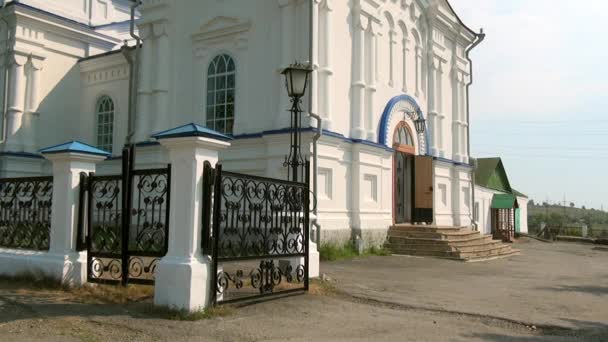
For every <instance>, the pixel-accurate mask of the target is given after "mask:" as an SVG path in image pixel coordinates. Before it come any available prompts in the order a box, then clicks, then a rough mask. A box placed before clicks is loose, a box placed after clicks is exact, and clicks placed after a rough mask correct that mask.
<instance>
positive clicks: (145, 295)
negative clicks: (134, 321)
mask: <svg viewBox="0 0 608 342" xmlns="http://www.w3.org/2000/svg"><path fill="white" fill-rule="evenodd" d="M66 291H67V292H68V293H70V294H72V295H73V296H74V298H75V300H77V301H79V302H82V303H86V304H119V305H124V304H128V303H133V302H141V301H144V300H147V299H151V298H153V297H154V286H146V285H128V286H127V287H122V286H116V285H101V284H93V285H85V286H81V287H73V288H69V289H67V290H66Z"/></svg>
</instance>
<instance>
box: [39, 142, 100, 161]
mask: <svg viewBox="0 0 608 342" xmlns="http://www.w3.org/2000/svg"><path fill="white" fill-rule="evenodd" d="M39 152H40V153H42V154H53V153H69V152H72V153H82V154H92V155H96V156H103V157H109V156H110V153H108V152H106V151H104V150H100V149H98V148H97V147H94V146H91V145H88V144H85V143H81V142H80V141H75V140H72V141H69V142H66V143H63V144H59V145H55V146H51V147H47V148H43V149H41V150H40V151H39Z"/></svg>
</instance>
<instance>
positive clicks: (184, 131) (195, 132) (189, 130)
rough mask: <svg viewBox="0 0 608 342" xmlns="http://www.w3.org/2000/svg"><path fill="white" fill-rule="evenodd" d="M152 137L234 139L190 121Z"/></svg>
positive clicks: (160, 138)
mask: <svg viewBox="0 0 608 342" xmlns="http://www.w3.org/2000/svg"><path fill="white" fill-rule="evenodd" d="M152 137H153V138H155V139H157V140H162V139H168V138H185V137H204V138H210V139H217V140H220V141H230V140H233V138H232V137H230V136H228V135H225V134H222V133H219V132H217V131H214V130H212V129H209V128H207V127H203V126H200V125H197V124H195V123H189V124H186V125H182V126H179V127H175V128H171V129H168V130H165V131H162V132H158V133H155V134H152Z"/></svg>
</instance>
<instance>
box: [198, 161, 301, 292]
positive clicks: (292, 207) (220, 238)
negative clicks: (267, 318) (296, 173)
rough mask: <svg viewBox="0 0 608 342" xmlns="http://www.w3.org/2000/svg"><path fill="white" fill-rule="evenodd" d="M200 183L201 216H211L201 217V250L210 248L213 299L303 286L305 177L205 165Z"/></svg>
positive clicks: (294, 288) (289, 290) (282, 290)
mask: <svg viewBox="0 0 608 342" xmlns="http://www.w3.org/2000/svg"><path fill="white" fill-rule="evenodd" d="M307 179H308V177H307ZM211 184H213V196H211V191H210V186H211ZM203 187H204V188H203V195H204V196H205V198H204V200H203V210H205V212H204V213H203V217H204V218H207V219H209V220H211V218H212V221H207V222H203V249H204V250H205V248H207V251H209V248H211V250H212V258H213V267H214V268H213V270H214V275H215V282H214V284H215V286H216V291H215V298H214V299H215V302H216V303H228V302H233V301H240V300H250V299H255V298H259V297H266V296H271V295H276V294H286V293H290V292H295V291H305V290H308V245H309V236H308V234H309V233H308V229H309V206H310V202H309V201H310V193H309V186H308V181H307V182H306V183H296V182H288V181H282V180H278V179H271V178H263V177H256V176H249V175H244V174H239V173H234V172H227V171H222V166H221V165H217V167H216V169H215V170H213V169H212V168H211V167H210V165H206V167H205V175H204V180H203ZM211 202H213V205H211ZM211 222H213V224H212V225H211V224H210V223H211Z"/></svg>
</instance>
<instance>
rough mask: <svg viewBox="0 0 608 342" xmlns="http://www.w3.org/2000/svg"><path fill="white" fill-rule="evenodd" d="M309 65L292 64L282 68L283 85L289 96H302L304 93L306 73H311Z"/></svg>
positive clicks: (306, 79) (306, 82)
mask: <svg viewBox="0 0 608 342" xmlns="http://www.w3.org/2000/svg"><path fill="white" fill-rule="evenodd" d="M311 71H312V70H311V69H310V67H309V66H307V65H304V64H298V63H296V64H293V65H291V66H290V67H288V68H286V69H285V70H283V72H282V74H283V75H285V86H286V87H287V94H288V95H289V97H302V96H304V94H305V93H306V86H307V84H308V75H309V74H310V73H311Z"/></svg>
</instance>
